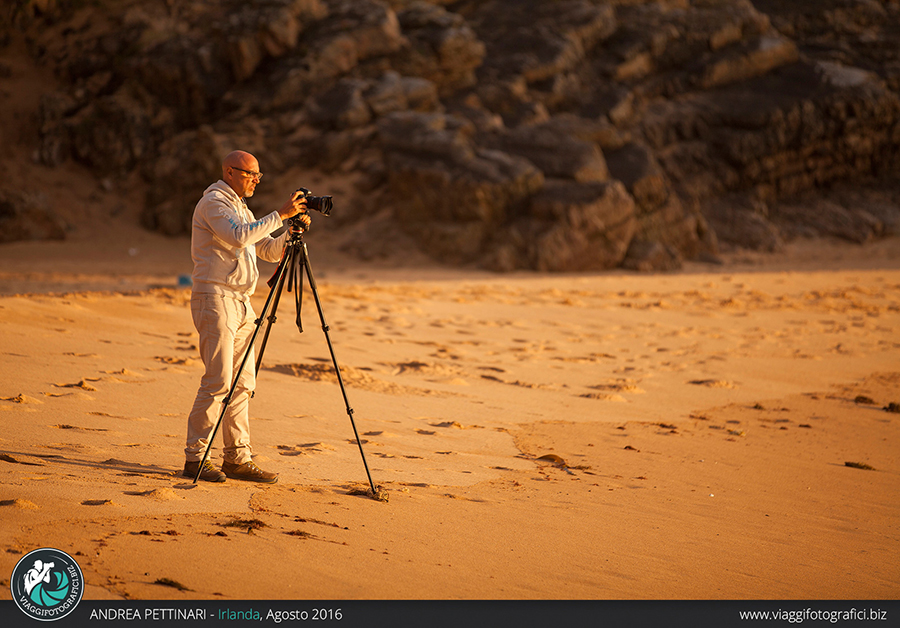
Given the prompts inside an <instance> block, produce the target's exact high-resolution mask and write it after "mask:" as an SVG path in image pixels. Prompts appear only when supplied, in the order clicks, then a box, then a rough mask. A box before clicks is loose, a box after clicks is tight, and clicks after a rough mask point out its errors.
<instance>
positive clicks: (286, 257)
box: [194, 244, 297, 484]
mask: <svg viewBox="0 0 900 628" xmlns="http://www.w3.org/2000/svg"><path fill="white" fill-rule="evenodd" d="M287 246H292V245H290V244H289V245H287ZM296 259H297V258H296V254H294V253H293V251H289V250H287V249H285V252H284V254H283V255H282V257H281V262H280V263H279V266H278V270H277V271H276V273H275V277H276V279H275V284H274V285H273V286H272V288H271V290H269V296H268V297H266V303H265V305H264V306H263V309H262V313H261V314H260V315H259V317H258V318H257V319H256V327H255V329H254V330H253V335H252V336H251V337H250V342H249V343H248V345H247V350H246V351H245V352H244V357H243V358H241V365H240V366H239V367H238V370H237V373H235V374H234V380H233V381H232V383H231V388H229V389H228V394H227V395H225V398H224V399H223V400H222V411H221V412H220V413H219V420H218V421H216V424H215V426H213V429H212V432H211V433H210V436H209V440H208V441H207V443H206V450H205V451H204V452H203V459H202V460H201V461H200V466H199V468H198V469H197V475H196V476H195V477H194V484H196V483H197V481H198V480H199V479H200V474H201V473H202V472H203V465H205V464H206V460H207V459H208V458H209V451H210V449H211V448H212V444H213V441H214V440H215V438H216V434H217V433H218V432H219V426H221V425H222V419H224V418H225V412H226V411H227V410H228V405H229V404H230V403H231V397H232V396H233V395H234V391H235V389H236V388H237V384H238V380H239V379H240V377H241V373H243V372H244V366H245V365H246V364H247V358H249V357H250V351H251V349H252V348H253V344H254V342H256V336H257V335H258V334H259V329H260V327H262V321H263V318H265V315H266V312H267V311H268V310H269V306H270V305H271V304H272V302H273V299H274V298H275V297H276V294H277V295H279V297H278V299H279V300H280V288H281V284H283V283H284V274H285V272H286V270H287V268H288V265H289V264H290V263H291V261H293V262H294V263H296ZM274 314H275V310H274V309H273V310H272V315H273V317H274ZM269 326H270V327H271V321H270V322H269ZM266 333H267V334H268V329H267V330H266ZM259 359H260V360H262V351H260V355H259ZM257 364H259V362H257Z"/></svg>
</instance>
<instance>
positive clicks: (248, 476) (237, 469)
mask: <svg viewBox="0 0 900 628" xmlns="http://www.w3.org/2000/svg"><path fill="white" fill-rule="evenodd" d="M222 471H224V472H225V475H227V476H228V477H230V478H231V479H233V480H249V481H250V482H262V483H263V484H274V483H275V482H277V481H278V474H276V473H269V472H268V471H263V470H262V469H260V468H259V467H257V466H256V463H255V462H253V461H252V460H251V461H250V462H245V463H244V464H235V463H233V462H223V463H222Z"/></svg>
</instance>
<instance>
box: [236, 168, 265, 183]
mask: <svg viewBox="0 0 900 628" xmlns="http://www.w3.org/2000/svg"><path fill="white" fill-rule="evenodd" d="M231 167H232V168H234V169H235V170H240V171H241V172H243V173H244V174H246V175H247V176H249V177H250V178H252V179H256V180H257V181H259V180H260V179H262V178H263V173H261V172H250V171H249V170H244V169H243V168H238V167H237V166H231Z"/></svg>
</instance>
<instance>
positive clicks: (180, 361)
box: [153, 355, 197, 366]
mask: <svg viewBox="0 0 900 628" xmlns="http://www.w3.org/2000/svg"><path fill="white" fill-rule="evenodd" d="M153 359H154V360H159V361H160V362H162V363H164V364H171V365H173V366H193V365H194V364H196V363H197V360H195V359H194V358H175V357H171V356H165V355H157V356H154V358H153Z"/></svg>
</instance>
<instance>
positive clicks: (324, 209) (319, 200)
mask: <svg viewBox="0 0 900 628" xmlns="http://www.w3.org/2000/svg"><path fill="white" fill-rule="evenodd" d="M297 191H298V192H303V196H304V197H305V198H306V206H307V207H308V208H309V209H314V210H315V211H317V212H319V213H320V214H322V215H323V216H330V215H331V208H332V207H333V203H332V202H331V197H330V196H313V194H312V192H310V191H309V190H307V189H306V188H300V189H299V190H297Z"/></svg>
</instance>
